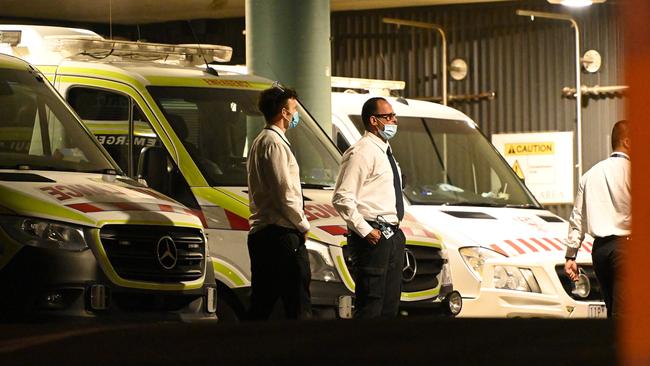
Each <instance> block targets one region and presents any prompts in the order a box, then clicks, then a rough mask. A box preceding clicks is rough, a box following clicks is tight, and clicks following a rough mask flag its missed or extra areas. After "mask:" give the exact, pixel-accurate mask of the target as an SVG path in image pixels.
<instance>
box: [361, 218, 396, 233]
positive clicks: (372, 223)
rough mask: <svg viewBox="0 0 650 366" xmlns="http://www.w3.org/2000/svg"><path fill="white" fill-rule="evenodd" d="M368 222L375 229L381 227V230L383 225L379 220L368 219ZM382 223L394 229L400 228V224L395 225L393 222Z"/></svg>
mask: <svg viewBox="0 0 650 366" xmlns="http://www.w3.org/2000/svg"><path fill="white" fill-rule="evenodd" d="M366 222H367V223H368V224H369V225H370V226H372V228H373V229H379V230H381V225H380V224H379V223H378V222H377V221H370V220H366ZM382 225H384V226H388V227H389V228H391V229H393V231H397V230H398V229H399V224H397V225H393V224H389V223H387V222H386V223H382Z"/></svg>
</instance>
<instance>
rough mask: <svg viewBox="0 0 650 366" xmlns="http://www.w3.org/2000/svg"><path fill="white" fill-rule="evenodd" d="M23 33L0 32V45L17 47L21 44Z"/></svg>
mask: <svg viewBox="0 0 650 366" xmlns="http://www.w3.org/2000/svg"><path fill="white" fill-rule="evenodd" d="M21 34H22V32H21V31H19V30H17V31H0V44H8V45H10V46H11V47H15V46H17V45H18V43H20V38H21Z"/></svg>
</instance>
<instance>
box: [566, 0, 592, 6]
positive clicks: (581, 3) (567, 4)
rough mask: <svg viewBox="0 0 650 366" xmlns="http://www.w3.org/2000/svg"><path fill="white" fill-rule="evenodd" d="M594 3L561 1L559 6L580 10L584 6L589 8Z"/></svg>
mask: <svg viewBox="0 0 650 366" xmlns="http://www.w3.org/2000/svg"><path fill="white" fill-rule="evenodd" d="M593 3H594V2H593V1H592V0H562V1H561V2H560V4H562V5H564V6H569V7H572V8H581V7H584V6H589V5H591V4H593Z"/></svg>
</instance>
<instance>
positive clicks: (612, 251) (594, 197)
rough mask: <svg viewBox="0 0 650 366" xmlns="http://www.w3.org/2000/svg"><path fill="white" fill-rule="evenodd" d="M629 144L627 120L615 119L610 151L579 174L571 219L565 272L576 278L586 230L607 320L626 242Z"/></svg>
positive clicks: (613, 308)
mask: <svg viewBox="0 0 650 366" xmlns="http://www.w3.org/2000/svg"><path fill="white" fill-rule="evenodd" d="M630 144H631V141H630V126H629V123H628V122H627V121H619V122H616V124H615V125H614V128H613V129H612V149H613V151H614V152H613V153H612V155H610V157H609V158H608V159H605V160H603V161H601V162H599V163H598V164H596V165H594V166H593V167H592V168H591V169H589V171H588V172H587V173H585V174H584V175H583V176H582V178H581V179H580V184H579V186H578V192H577V194H576V199H575V203H574V204H573V211H572V212H571V217H570V218H569V236H568V239H567V251H566V255H565V257H566V264H565V266H564V270H565V272H566V274H567V275H568V276H569V278H571V280H573V281H577V280H578V276H579V273H578V266H577V264H576V261H575V258H576V255H577V254H578V249H580V245H581V244H582V240H583V239H584V237H585V232H587V233H589V235H591V236H593V237H594V238H595V240H594V246H593V250H592V253H591V257H592V261H593V264H594V271H595V272H596V277H597V278H598V282H599V283H600V287H601V289H602V291H603V296H604V297H605V305H607V317H610V318H611V317H612V316H614V317H615V316H616V315H617V310H618V309H617V307H616V305H617V304H618V300H617V298H619V296H617V292H616V290H617V289H616V279H617V274H618V272H619V270H620V262H621V257H620V252H621V250H624V249H625V246H627V245H628V240H629V239H630V234H631V226H632V206H631V203H632V198H631V193H630V155H629V154H630Z"/></svg>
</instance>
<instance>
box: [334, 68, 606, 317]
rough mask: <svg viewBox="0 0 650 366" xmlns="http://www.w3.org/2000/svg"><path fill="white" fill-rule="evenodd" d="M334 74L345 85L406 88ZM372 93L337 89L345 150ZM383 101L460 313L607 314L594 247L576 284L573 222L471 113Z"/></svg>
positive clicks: (409, 192)
mask: <svg viewBox="0 0 650 366" xmlns="http://www.w3.org/2000/svg"><path fill="white" fill-rule="evenodd" d="M333 79H334V81H335V82H337V84H334V85H335V86H338V87H343V88H345V87H354V88H359V87H361V88H365V89H391V88H392V89H398V88H399V86H398V87H391V85H390V83H387V82H386V81H379V83H374V82H373V81H372V80H365V79H349V80H345V78H333ZM402 85H403V82H402ZM402 88H403V86H402ZM372 96H377V95H373V94H357V93H354V92H350V91H348V92H345V93H332V124H333V130H332V139H333V140H334V141H335V142H336V144H337V145H338V147H339V149H340V150H342V151H344V150H345V149H346V148H347V147H348V146H350V145H351V144H353V143H354V142H355V141H357V140H358V139H359V138H360V137H361V136H362V133H363V131H364V127H363V122H362V120H361V116H360V114H361V106H362V105H363V103H364V102H365V101H366V100H367V99H369V98H370V97H372ZM385 98H386V99H387V100H388V101H389V102H390V103H391V105H392V106H393V109H394V111H395V113H396V114H397V116H398V126H399V127H398V132H397V135H396V136H395V137H394V138H393V139H392V140H391V141H390V144H391V147H392V149H393V152H394V154H395V157H396V159H397V161H398V162H399V164H400V167H401V169H402V174H403V175H404V178H405V179H404V182H405V185H406V187H405V189H404V195H405V197H406V201H407V202H408V207H407V212H408V213H410V214H411V215H413V216H414V217H415V218H416V219H417V220H420V221H421V222H422V223H424V224H425V225H426V226H427V227H428V228H430V229H431V230H433V231H434V232H436V233H438V234H439V235H440V236H441V238H442V241H443V243H444V245H445V247H446V248H447V250H448V255H449V261H450V263H451V270H452V276H453V279H454V288H455V289H456V290H458V291H460V293H461V295H462V297H463V309H462V311H461V313H460V316H468V317H557V318H577V317H603V316H605V308H604V304H603V302H602V295H601V292H600V288H599V285H598V282H597V280H596V277H595V275H594V271H593V266H592V264H591V255H590V250H591V243H586V244H585V245H583V247H582V249H581V251H580V253H579V254H578V263H579V266H580V268H581V273H582V274H583V275H582V276H581V281H580V282H579V283H578V284H577V286H576V285H575V284H573V283H572V282H571V281H570V280H569V279H568V277H567V276H566V275H565V274H564V251H565V245H564V242H563V239H564V238H565V237H566V235H567V231H568V224H567V222H566V221H565V220H563V219H561V218H560V217H558V216H556V215H555V214H553V213H551V212H549V211H547V210H545V209H544V208H543V207H542V206H541V205H540V204H539V203H538V202H537V201H536V200H535V197H533V195H532V194H531V193H530V191H529V190H528V189H527V188H526V186H525V185H524V184H522V182H521V181H520V179H519V178H518V177H517V175H516V174H515V173H514V172H513V171H512V169H511V168H510V166H509V165H508V164H507V163H506V161H505V160H504V159H503V158H502V157H501V155H499V153H498V152H497V151H496V150H495V148H494V147H493V146H492V145H491V144H490V142H489V141H488V140H487V139H486V138H485V136H484V135H483V134H482V133H481V131H480V130H479V129H478V126H477V125H476V124H475V123H474V122H473V121H472V120H471V119H470V118H469V117H468V116H466V115H465V114H463V113H461V112H459V111H457V110H455V109H453V108H449V107H445V106H443V105H439V104H435V103H430V102H423V101H417V100H411V99H404V98H395V97H385Z"/></svg>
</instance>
